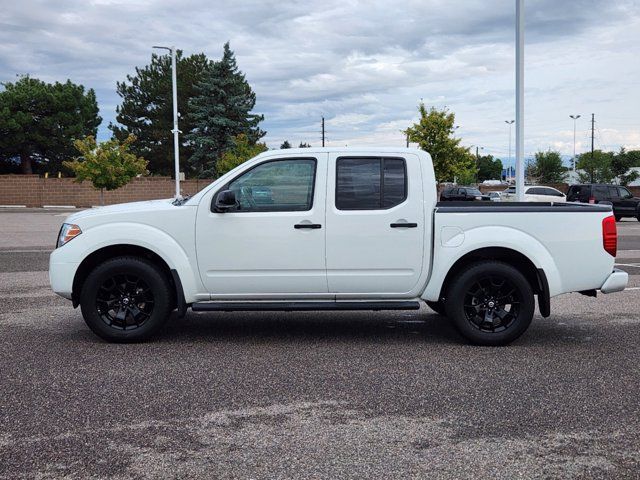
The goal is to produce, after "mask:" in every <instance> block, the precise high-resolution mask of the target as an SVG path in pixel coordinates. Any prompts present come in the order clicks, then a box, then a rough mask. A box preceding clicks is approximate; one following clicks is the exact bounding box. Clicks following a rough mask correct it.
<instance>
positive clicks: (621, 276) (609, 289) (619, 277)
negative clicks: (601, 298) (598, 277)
mask: <svg viewBox="0 0 640 480" xmlns="http://www.w3.org/2000/svg"><path fill="white" fill-rule="evenodd" d="M628 282H629V274H628V273H627V272H623V271H622V270H618V269H617V268H614V269H613V272H612V273H611V275H609V277H608V278H607V280H606V281H605V282H604V284H603V285H602V287H600V291H601V292H602V293H615V292H621V291H623V290H624V289H625V288H626V287H627V283H628Z"/></svg>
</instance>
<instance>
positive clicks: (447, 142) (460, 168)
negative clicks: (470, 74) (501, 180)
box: [404, 103, 477, 182]
mask: <svg viewBox="0 0 640 480" xmlns="http://www.w3.org/2000/svg"><path fill="white" fill-rule="evenodd" d="M418 111H419V112H420V120H419V121H418V123H416V124H414V125H412V126H411V127H409V128H408V129H407V130H405V132H404V133H405V134H406V135H408V136H409V140H410V141H411V142H413V143H417V144H418V145H419V147H420V148H421V149H422V150H425V151H426V152H429V154H431V158H432V159H433V167H434V169H435V173H436V180H437V181H438V182H445V181H452V180H454V179H455V178H456V177H462V176H467V175H468V174H469V172H472V173H473V175H474V177H475V175H476V173H477V169H476V166H475V161H474V157H473V156H472V155H471V153H470V152H469V149H468V148H464V147H461V146H460V139H459V138H454V137H453V133H454V131H455V129H454V123H455V115H454V114H453V113H451V112H449V111H448V110H447V109H446V108H445V109H443V110H438V109H436V108H434V107H432V108H430V109H429V110H427V108H426V107H425V106H424V103H421V104H420V106H419V107H418Z"/></svg>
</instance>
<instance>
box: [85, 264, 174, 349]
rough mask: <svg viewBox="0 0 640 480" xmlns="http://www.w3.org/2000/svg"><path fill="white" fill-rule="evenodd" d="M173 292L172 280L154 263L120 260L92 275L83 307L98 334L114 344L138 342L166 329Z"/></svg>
mask: <svg viewBox="0 0 640 480" xmlns="http://www.w3.org/2000/svg"><path fill="white" fill-rule="evenodd" d="M171 292H172V290H171V285H170V283H169V280H168V279H167V277H166V276H165V275H164V273H163V272H162V271H161V270H160V269H159V268H158V267H157V266H156V265H154V264H153V263H151V262H149V261H148V260H145V259H142V258H137V257H118V258H113V259H111V260H107V261H106V262H104V263H102V264H100V265H98V266H97V267H96V268H95V269H94V270H93V271H92V272H91V273H90V274H89V276H88V277H87V279H86V280H85V282H84V285H83V287H82V293H81V295H80V307H81V310H82V316H83V317H84V320H85V322H86V323H87V325H88V326H89V328H90V329H91V330H92V331H93V332H94V333H95V334H96V335H98V336H100V337H102V338H103V339H105V340H108V341H110V342H137V341H143V340H146V339H148V338H149V337H151V336H152V335H154V334H155V333H157V332H158V331H159V330H160V328H162V326H163V325H164V323H165V322H166V320H167V318H168V317H169V314H170V313H171V310H172V306H173V302H172V299H173V297H172V293H171Z"/></svg>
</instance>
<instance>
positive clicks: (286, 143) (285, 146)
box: [280, 140, 291, 150]
mask: <svg viewBox="0 0 640 480" xmlns="http://www.w3.org/2000/svg"><path fill="white" fill-rule="evenodd" d="M287 148H291V144H290V143H289V140H285V141H284V142H282V145H280V150H284V149H287Z"/></svg>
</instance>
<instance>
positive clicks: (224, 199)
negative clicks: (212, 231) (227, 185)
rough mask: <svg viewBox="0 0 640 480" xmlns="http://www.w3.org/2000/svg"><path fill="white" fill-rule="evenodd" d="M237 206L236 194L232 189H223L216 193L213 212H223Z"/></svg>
mask: <svg viewBox="0 0 640 480" xmlns="http://www.w3.org/2000/svg"><path fill="white" fill-rule="evenodd" d="M237 206H238V202H237V200H236V194H235V192H233V191H232V190H223V191H221V192H219V193H218V194H217V195H216V200H215V204H214V211H215V212H217V213H225V212H228V211H229V210H231V209H233V208H236V207H237Z"/></svg>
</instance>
